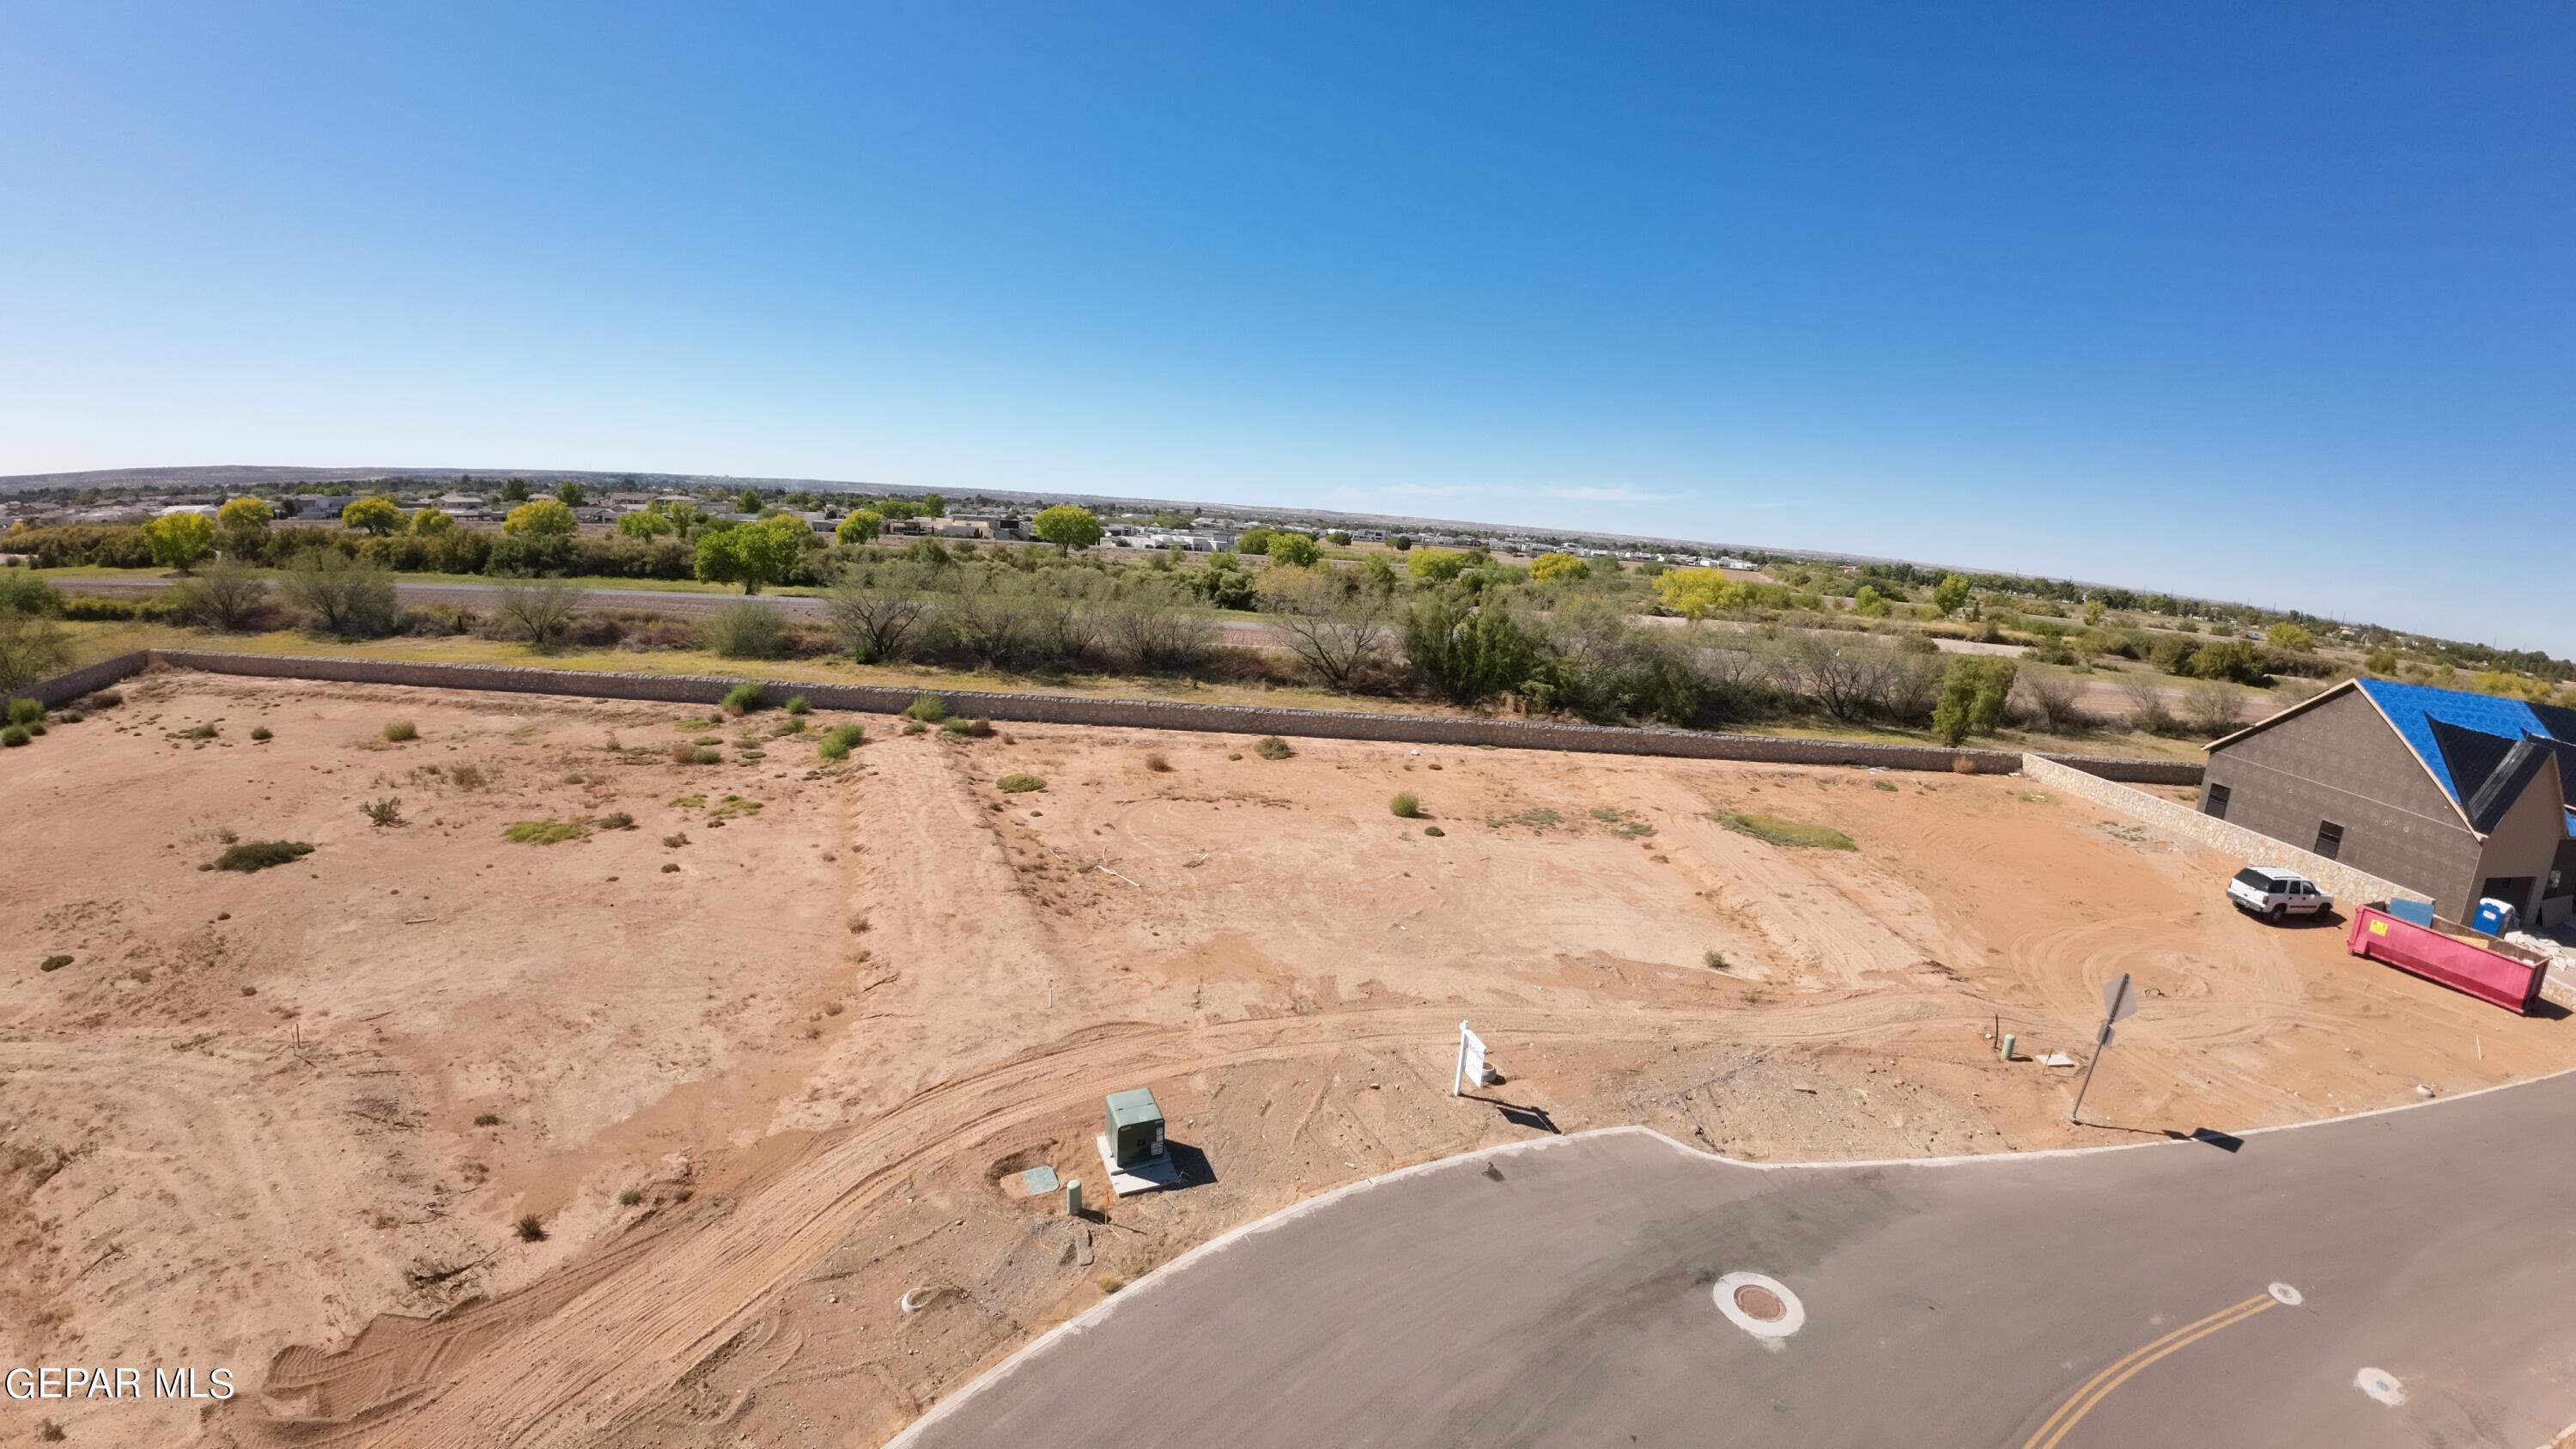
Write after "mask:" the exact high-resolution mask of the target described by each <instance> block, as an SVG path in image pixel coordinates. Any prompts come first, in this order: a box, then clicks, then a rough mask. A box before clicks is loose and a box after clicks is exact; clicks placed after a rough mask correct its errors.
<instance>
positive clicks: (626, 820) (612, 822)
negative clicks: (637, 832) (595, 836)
mask: <svg viewBox="0 0 2576 1449" xmlns="http://www.w3.org/2000/svg"><path fill="white" fill-rule="evenodd" d="M599 828H600V829H602V830H632V829H634V828H635V817H634V816H632V815H629V814H627V813H626V812H625V811H623V810H611V811H610V812H608V813H607V814H605V815H602V816H600V817H599Z"/></svg>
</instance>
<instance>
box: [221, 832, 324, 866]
mask: <svg viewBox="0 0 2576 1449" xmlns="http://www.w3.org/2000/svg"><path fill="white" fill-rule="evenodd" d="M312 853H313V847H312V846H310V845H307V844H305V843H304V842H303V841H301V840H245V841H243V842H242V843H240V844H239V845H236V846H233V847H231V848H230V849H228V850H226V851H225V852H224V853H223V854H221V855H219V856H216V857H215V864H214V868H215V869H217V870H238V871H242V872H245V873H247V872H250V871H254V870H266V869H268V868H269V867H270V866H272V865H287V864H291V863H293V862H295V861H298V860H302V859H303V858H304V857H306V856H308V855H311V854H312Z"/></svg>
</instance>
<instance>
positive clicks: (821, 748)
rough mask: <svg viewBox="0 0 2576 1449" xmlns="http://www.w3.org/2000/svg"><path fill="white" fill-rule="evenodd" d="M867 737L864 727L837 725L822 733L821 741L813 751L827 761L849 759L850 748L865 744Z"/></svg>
mask: <svg viewBox="0 0 2576 1449" xmlns="http://www.w3.org/2000/svg"><path fill="white" fill-rule="evenodd" d="M867 737H868V731H867V727H866V726H865V725H857V724H837V725H834V726H832V727H831V728H830V729H828V730H825V731H824V732H823V738H822V741H821V742H820V743H819V744H817V745H816V746H815V751H816V753H818V754H820V755H821V756H822V757H823V758H824V759H827V760H846V759H848V758H849V757H850V748H851V746H853V745H858V744H862V743H865V742H866V740H867Z"/></svg>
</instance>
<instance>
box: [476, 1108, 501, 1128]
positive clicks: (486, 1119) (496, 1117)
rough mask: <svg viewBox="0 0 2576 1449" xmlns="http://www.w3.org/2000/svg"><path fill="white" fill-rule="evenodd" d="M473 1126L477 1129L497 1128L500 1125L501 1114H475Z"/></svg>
mask: <svg viewBox="0 0 2576 1449" xmlns="http://www.w3.org/2000/svg"><path fill="white" fill-rule="evenodd" d="M474 1125H475V1126H477V1127H498V1126H500V1125H501V1114H500V1113H498V1112H477V1113H475V1114H474Z"/></svg>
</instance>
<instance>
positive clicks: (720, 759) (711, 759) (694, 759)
mask: <svg viewBox="0 0 2576 1449" xmlns="http://www.w3.org/2000/svg"><path fill="white" fill-rule="evenodd" d="M688 763H690V764H692V765H721V764H723V763H724V755H723V753H722V752H720V751H717V750H708V749H701V750H698V751H696V752H695V753H693V754H691V755H690V756H689V759H688Z"/></svg>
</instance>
